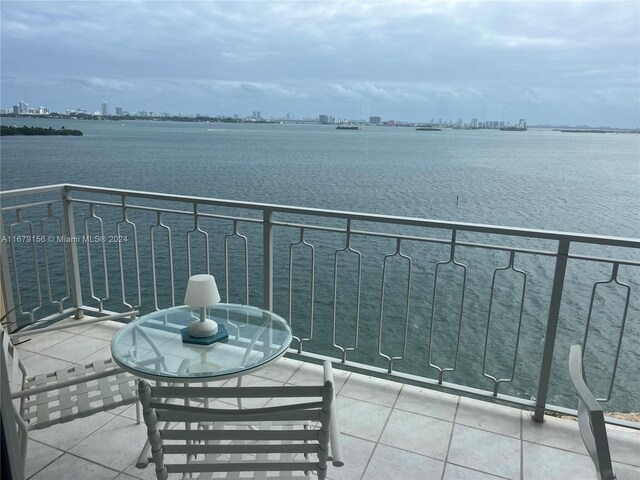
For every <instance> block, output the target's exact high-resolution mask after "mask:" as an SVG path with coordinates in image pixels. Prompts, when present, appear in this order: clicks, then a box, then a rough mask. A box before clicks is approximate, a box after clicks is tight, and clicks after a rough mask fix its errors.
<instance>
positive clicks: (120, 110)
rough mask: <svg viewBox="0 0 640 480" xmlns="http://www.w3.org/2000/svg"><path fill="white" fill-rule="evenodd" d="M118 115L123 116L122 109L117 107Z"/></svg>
mask: <svg viewBox="0 0 640 480" xmlns="http://www.w3.org/2000/svg"><path fill="white" fill-rule="evenodd" d="M116 115H122V107H116Z"/></svg>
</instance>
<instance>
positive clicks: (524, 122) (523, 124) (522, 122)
mask: <svg viewBox="0 0 640 480" xmlns="http://www.w3.org/2000/svg"><path fill="white" fill-rule="evenodd" d="M518 128H522V129H525V128H527V122H526V121H525V119H524V118H521V119H520V121H519V122H518Z"/></svg>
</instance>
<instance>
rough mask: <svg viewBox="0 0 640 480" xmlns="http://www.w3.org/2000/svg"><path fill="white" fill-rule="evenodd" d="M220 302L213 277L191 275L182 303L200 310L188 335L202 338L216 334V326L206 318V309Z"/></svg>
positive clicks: (190, 326)
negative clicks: (198, 316) (197, 318)
mask: <svg viewBox="0 0 640 480" xmlns="http://www.w3.org/2000/svg"><path fill="white" fill-rule="evenodd" d="M219 302H220V293H219V292H218V286H217V285H216V279H215V278H213V275H206V274H200V275H192V276H191V277H189V283H188V284H187V293H185V295H184V303H185V304H187V305H189V306H190V307H196V308H199V309H200V320H196V321H194V322H192V323H191V325H189V335H191V336H193V337H198V338H203V337H211V336H213V335H215V334H216V333H218V324H217V323H216V322H215V321H213V320H211V319H209V318H207V313H206V308H207V307H210V306H212V305H215V304H216V303H219Z"/></svg>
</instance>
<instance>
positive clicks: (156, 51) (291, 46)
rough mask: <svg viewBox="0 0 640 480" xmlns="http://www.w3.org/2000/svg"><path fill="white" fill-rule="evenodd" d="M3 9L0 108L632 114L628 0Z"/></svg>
mask: <svg viewBox="0 0 640 480" xmlns="http://www.w3.org/2000/svg"><path fill="white" fill-rule="evenodd" d="M0 5H1V7H0V8H1V22H2V24H1V32H2V33H1V35H2V38H1V49H2V51H1V53H2V59H1V60H2V65H1V66H2V71H1V75H2V83H1V98H0V101H1V105H2V107H5V108H9V107H11V106H12V105H14V104H16V103H17V102H18V101H21V100H23V101H25V102H27V103H29V104H30V106H45V107H49V108H51V109H53V110H56V111H64V110H66V109H71V108H84V109H87V110H89V111H96V110H98V109H99V108H100V104H101V103H102V102H107V103H108V104H109V107H110V110H111V111H112V112H113V111H114V110H115V107H116V106H122V107H123V108H124V109H125V110H128V111H138V110H147V111H157V112H170V113H196V112H197V113H201V114H208V115H218V114H228V115H233V114H239V115H250V114H251V112H252V111H254V110H260V111H261V112H262V115H263V116H264V117H267V118H268V117H270V116H275V117H280V116H284V115H286V114H287V113H290V114H291V115H292V116H295V117H307V116H308V117H317V115H318V114H321V113H323V114H330V115H334V116H336V117H340V118H351V119H357V118H368V117H369V116H371V115H380V116H382V117H383V119H390V118H392V119H397V120H410V121H426V120H429V119H431V118H435V119H438V118H442V119H443V120H444V119H454V120H457V118H458V117H463V118H465V119H466V120H469V119H470V118H471V117H478V118H479V119H481V120H511V121H514V120H517V119H519V118H521V117H524V118H526V119H527V120H528V122H529V123H530V124H537V123H553V124H572V125H579V124H590V125H593V126H598V125H609V126H616V127H637V126H638V123H639V121H640V6H639V5H640V2H638V1H636V0H633V1H628V2H627V1H616V0H607V1H604V2H598V1H585V2H578V1H553V2H545V1H534V2H524V1H493V2H485V1H477V2H473V1H460V2H445V1H444V0H436V1H425V0H421V1H393V2H390V1H368V2H365V1H359V2H350V1H335V2H330V1H296V2H293V1H268V0H266V1H259V2H244V1H235V2H220V1H206V2H205V1H182V2H163V1H155V2H145V1H136V2H129V1H115V2H96V1H91V2H89V1H74V2H68V1H67V2H53V1H35V2H29V1H9V0H2V1H1V2H0Z"/></svg>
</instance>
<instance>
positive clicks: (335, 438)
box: [323, 360, 344, 467]
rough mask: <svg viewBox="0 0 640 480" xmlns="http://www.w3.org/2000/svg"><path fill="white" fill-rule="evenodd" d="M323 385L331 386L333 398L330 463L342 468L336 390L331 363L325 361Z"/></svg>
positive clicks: (330, 427) (330, 428) (330, 426)
mask: <svg viewBox="0 0 640 480" xmlns="http://www.w3.org/2000/svg"><path fill="white" fill-rule="evenodd" d="M323 367H324V383H325V384H326V383H327V382H328V381H329V382H331V384H332V385H333V398H332V399H331V422H330V425H329V453H330V456H329V457H330V458H331V463H332V464H333V466H334V467H342V466H344V462H343V461H342V444H341V443H340V423H339V421H338V408H337V405H336V389H335V382H334V381H333V368H332V367H331V362H330V361H329V360H325V362H324V364H323Z"/></svg>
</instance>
